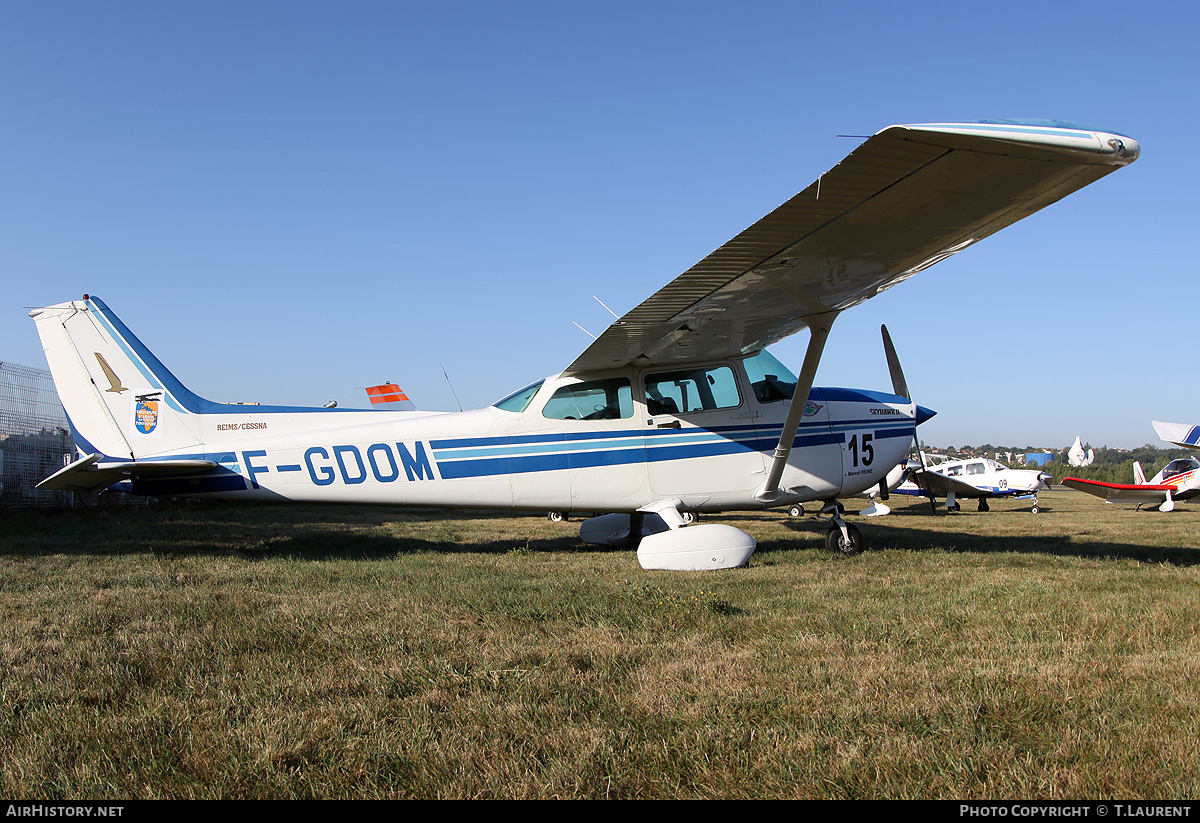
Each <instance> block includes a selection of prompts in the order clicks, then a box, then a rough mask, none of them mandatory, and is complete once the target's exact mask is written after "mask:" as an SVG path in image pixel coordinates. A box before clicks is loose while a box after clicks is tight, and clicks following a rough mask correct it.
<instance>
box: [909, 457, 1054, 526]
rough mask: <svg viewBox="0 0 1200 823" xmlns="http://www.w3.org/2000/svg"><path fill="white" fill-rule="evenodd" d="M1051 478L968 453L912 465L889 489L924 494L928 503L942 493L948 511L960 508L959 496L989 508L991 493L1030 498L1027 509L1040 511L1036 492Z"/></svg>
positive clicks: (917, 494) (1033, 470)
mask: <svg viewBox="0 0 1200 823" xmlns="http://www.w3.org/2000/svg"><path fill="white" fill-rule="evenodd" d="M1053 479H1054V477H1053V475H1051V474H1048V473H1046V472H1043V471H1038V470H1036V469H1010V468H1009V467H1008V466H1005V465H1004V464H1003V463H999V462H997V461H995V460H990V459H988V458H985V457H971V458H966V459H964V460H949V461H946V462H945V463H938V464H937V465H936V466H930V467H928V468H918V469H914V470H913V471H911V472H910V474H909V475H908V478H907V479H906V480H905V481H904V482H903V483H902V484H901V485H900V486H899V487H898V488H896V489H894V490H893V492H892V493H893V494H907V495H914V496H921V497H928V498H929V502H930V505H931V506H933V505H936V504H935V501H936V499H937V498H938V497H943V498H945V500H946V511H950V512H956V511H961V510H962V504H961V503H959V502H958V500H959V499H960V498H974V499H977V500H978V501H979V511H981V512H986V511H989V510H990V508H991V507H990V506H988V500H989V499H990V498H994V497H1010V498H1012V499H1013V500H1032V501H1033V506H1032V507H1031V508H1030V511H1031V512H1033V513H1034V514H1037V513H1038V512H1039V511H1041V507H1040V506H1039V505H1038V499H1037V493H1038V492H1039V491H1040V490H1041V488H1042V486H1044V485H1045V484H1046V483H1049V482H1051V481H1052V480H1053Z"/></svg>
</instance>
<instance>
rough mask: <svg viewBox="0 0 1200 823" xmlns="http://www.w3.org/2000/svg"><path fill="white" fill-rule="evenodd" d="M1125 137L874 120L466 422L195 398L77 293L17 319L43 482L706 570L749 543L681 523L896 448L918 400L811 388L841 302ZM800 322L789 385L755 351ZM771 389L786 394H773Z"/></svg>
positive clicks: (1087, 169) (851, 481)
mask: <svg viewBox="0 0 1200 823" xmlns="http://www.w3.org/2000/svg"><path fill="white" fill-rule="evenodd" d="M1137 154H1138V147H1137V143H1136V142H1135V141H1133V140H1131V139H1130V138H1128V137H1123V136H1119V135H1114V134H1108V133H1103V132H1094V131H1089V130H1086V129H1081V128H1079V127H1072V126H1069V125H1066V124H1061V123H1015V122H1007V121H1005V122H995V123H959V124H934V125H923V126H893V127H890V128H888V129H885V130H883V131H881V132H879V133H878V134H876V135H875V136H873V137H871V138H869V139H868V140H867V141H865V142H864V143H863V144H862V145H861V146H860V147H859V148H858V149H856V150H855V151H854V152H853V153H852V154H851V155H850V156H849V157H847V158H846V159H845V160H843V161H842V163H840V164H839V165H838V166H837V167H835V168H834V169H831V170H830V171H828V172H827V173H826V174H824V175H822V177H821V179H820V180H819V181H818V182H817V183H814V184H813V185H812V186H809V187H808V188H807V189H805V190H804V191H803V192H801V193H800V194H798V195H796V196H795V197H793V198H792V199H791V200H789V201H788V202H787V203H784V204H783V205H782V206H780V207H779V208H777V209H776V210H775V211H773V212H771V213H770V214H768V215H767V216H766V217H764V218H763V219H762V220H760V221H759V222H758V223H756V224H754V225H753V226H751V227H750V228H748V229H746V230H745V231H743V232H742V233H741V234H739V235H738V236H737V237H735V238H734V239H733V240H731V241H729V242H728V243H726V244H725V245H724V246H722V247H720V248H719V249H717V250H716V251H714V252H713V253H712V254H710V255H709V256H708V257H706V258H704V259H703V260H702V261H700V263H698V264H697V265H696V266H694V267H693V268H692V269H690V270H689V271H687V272H685V273H684V274H682V275H680V276H679V277H677V278H676V279H675V280H674V281H672V282H671V283H669V284H667V285H666V286H665V287H663V288H662V289H660V290H659V291H658V292H657V293H655V294H654V295H652V296H651V297H649V298H648V299H647V300H645V301H644V302H643V303H642V304H640V305H639V306H637V307H635V308H634V309H632V310H631V311H629V312H627V313H626V314H625V315H624V316H622V317H621V318H619V319H618V320H617V321H616V322H614V323H613V324H612V325H611V326H609V328H608V329H606V330H605V331H604V332H603V333H602V334H601V335H600V336H599V338H597V339H596V340H595V342H593V343H592V344H591V345H590V346H589V347H588V348H587V350H585V351H584V352H583V353H582V354H581V355H580V356H579V357H577V358H576V359H575V360H574V361H573V362H572V363H571V364H570V365H569V366H568V367H567V368H566V369H565V370H564V371H563V372H562V373H561V374H558V375H555V376H553V377H550V378H547V379H545V380H543V381H541V382H539V383H535V384H533V385H530V386H527V387H526V388H524V389H522V390H520V391H518V392H516V393H514V394H512V395H510V396H509V397H506V398H504V399H502V400H500V401H498V402H497V403H495V404H494V405H492V406H489V407H488V408H485V409H480V410H476V411H469V412H454V413H432V412H421V411H355V410H343V409H327V408H288V407H268V406H243V405H227V404H220V403H213V402H211V401H208V400H205V399H204V398H202V397H199V396H198V395H196V394H194V393H192V392H191V391H189V390H188V389H187V388H186V387H184V386H183V384H182V383H180V381H179V380H178V379H176V378H175V376H174V375H172V374H171V373H170V371H168V370H167V369H166V367H165V366H164V365H163V364H162V363H161V362H159V360H158V359H157V358H156V357H155V356H154V355H153V354H152V353H151V352H150V350H149V349H148V348H147V347H146V346H145V345H143V344H142V343H141V341H139V340H138V339H137V337H136V336H134V334H133V333H132V332H131V331H130V330H129V329H128V328H127V327H126V326H125V325H124V324H123V323H122V322H121V321H120V320H119V319H118V318H117V317H116V315H115V314H114V313H113V312H112V311H111V310H110V309H109V308H108V307H107V306H105V304H104V303H103V302H102V301H100V300H99V299H97V298H95V297H87V296H85V297H84V298H83V299H82V300H76V301H72V302H68V303H61V304H58V305H54V306H49V307H46V308H43V309H36V310H34V311H32V312H30V314H31V316H32V317H33V318H34V320H35V321H36V323H37V327H38V332H39V334H40V335H41V338H42V342H43V347H44V349H45V352H46V357H47V360H48V362H49V364H50V368H51V372H52V374H53V376H54V380H55V384H56V387H57V388H58V392H59V396H60V398H61V399H62V401H63V405H64V407H65V409H66V412H67V415H68V417H69V419H70V420H71V423H72V428H73V431H74V433H75V436H76V444H77V446H78V448H79V450H80V457H79V459H78V460H76V461H75V462H73V463H71V464H70V465H68V466H66V467H65V468H63V469H62V470H61V471H59V472H57V473H56V474H54V475H52V476H51V477H49V478H47V479H46V480H45V481H43V482H42V484H41V487H42V488H57V489H67V490H81V491H86V490H93V489H98V488H103V487H107V486H113V485H117V484H119V485H120V487H123V488H127V489H128V490H130V491H133V492H137V493H142V494H151V495H169V496H210V497H219V498H233V499H269V500H295V501H321V502H345V503H351V502H352V503H379V504H399V505H412V506H464V507H486V508H498V509H531V510H542V511H545V510H576V511H580V510H582V511H591V512H609V513H610V514H607V515H602V516H599V517H595V518H592V519H591V520H589V521H586V522H585V523H584V524H583V528H582V529H581V534H582V536H583V538H584V540H585V541H587V542H603V543H614V544H622V545H637V546H638V557H639V560H640V561H641V562H642V565H643V566H645V567H646V568H677V569H698V568H727V567H731V566H737V565H741V564H743V563H745V562H746V560H747V559H748V558H749V557H750V554H751V553H752V552H753V551H754V546H755V543H754V540H753V538H751V537H750V536H749V535H747V534H746V533H745V532H743V531H741V530H740V529H736V528H734V527H732V526H727V525H722V524H716V523H705V524H693V525H686V524H685V520H684V516H683V515H684V514H685V513H687V512H696V511H700V512H704V511H712V512H715V511H728V510H739V509H741V510H746V509H759V508H764V507H767V506H786V505H790V504H795V503H804V502H810V501H820V502H821V503H822V504H823V507H824V509H825V510H826V511H827V512H829V513H830V514H831V519H832V520H833V523H834V525H833V527H832V528H831V530H830V532H829V537H828V540H827V542H828V543H829V545H831V546H833V547H835V548H839V549H841V550H845V551H856V550H857V549H858V548H860V547H861V545H862V541H861V535H860V534H859V533H858V530H857V529H855V528H854V527H853V526H851V525H849V524H847V523H846V522H845V521H844V520H843V519H842V518H841V517H840V516H839V514H838V511H839V509H838V506H837V503H836V501H837V498H838V497H842V496H846V495H853V494H858V493H861V492H863V491H865V490H866V489H868V488H871V487H873V486H876V485H878V484H879V483H880V482H881V481H883V480H884V479H885V478H886V475H887V472H888V471H889V470H890V469H892V468H893V467H894V466H896V464H897V463H898V462H900V460H901V459H902V458H903V457H904V456H905V454H906V453H907V451H908V448H909V445H910V444H911V442H912V439H913V436H914V432H915V426H916V424H917V423H919V422H920V421H921V420H922V419H923V417H924V416H925V415H926V414H927V412H925V411H924V410H921V409H920V408H919V407H918V406H916V405H915V404H914V403H913V402H912V400H911V398H910V397H908V391H907V388H906V387H905V384H904V382H903V377H902V375H901V374H900V373H899V363H898V360H897V358H896V357H895V352H894V350H892V348H891V343H890V339H889V338H888V336H887V334H886V332H885V334H884V341H885V350H886V351H887V353H888V361H889V365H890V367H891V370H892V375H893V392H894V393H892V394H886V393H877V392H870V391H860V390H854V389H819V388H814V387H813V379H814V377H815V374H816V370H817V366H818V364H819V363H820V359H821V354H822V352H823V350H824V346H825V342H826V340H827V339H828V336H829V332H830V328H831V327H832V324H833V322H834V320H835V319H836V318H837V316H838V315H839V314H840V312H842V311H844V310H846V309H848V308H851V307H853V306H855V305H857V304H858V303H861V302H862V301H864V300H867V299H869V298H870V297H873V296H875V295H877V294H879V293H881V292H882V291H884V290H886V289H887V288H890V287H891V286H893V285H895V284H896V283H899V282H901V281H903V280H905V279H907V278H908V277H911V276H912V275H914V274H916V273H918V272H920V271H921V270H923V269H925V268H927V267H928V266H930V265H933V264H934V263H936V262H938V261H939V260H942V259H945V258H946V257H949V256H950V255H952V254H954V253H956V252H958V251H961V250H962V249H965V248H967V247H968V246H970V245H972V244H973V243H975V242H977V241H978V240H980V239H982V238H983V237H986V236H987V235H989V234H991V233H993V232H995V231H998V230H999V229H1000V228H1003V227H1004V226H1006V225H1009V224H1011V223H1013V222H1015V221H1017V220H1019V219H1021V218H1023V217H1025V216H1027V215H1028V214H1031V213H1032V212H1034V211H1036V210H1037V209H1039V208H1041V207H1043V206H1046V205H1048V204H1049V203H1052V202H1054V201H1056V200H1058V199H1060V198H1061V197H1063V196H1065V195H1066V194H1069V193H1070V192H1072V191H1075V190H1076V189H1078V188H1081V187H1082V186H1085V185H1087V184H1088V183H1090V182H1093V181H1094V180H1097V179H1099V178H1100V177H1103V176H1104V175H1106V174H1108V173H1109V172H1111V171H1113V170H1114V169H1116V168H1119V167H1121V166H1124V165H1126V164H1128V163H1130V162H1132V161H1133V160H1134V159H1135V158H1136V157H1137ZM805 328H807V329H808V330H809V332H810V339H809V343H808V349H807V352H806V354H805V358H804V362H803V364H802V366H801V368H800V371H799V374H798V375H795V374H792V373H791V372H790V371H788V370H787V369H786V368H784V367H783V365H782V364H780V363H779V362H778V361H777V360H775V359H774V358H773V357H771V355H770V354H769V353H767V351H766V349H767V346H769V345H770V344H772V343H774V342H776V341H778V340H780V339H782V338H783V337H786V336H788V335H790V334H793V333H795V332H797V331H799V330H801V329H805ZM793 396H794V397H795V398H796V399H795V401H793Z"/></svg>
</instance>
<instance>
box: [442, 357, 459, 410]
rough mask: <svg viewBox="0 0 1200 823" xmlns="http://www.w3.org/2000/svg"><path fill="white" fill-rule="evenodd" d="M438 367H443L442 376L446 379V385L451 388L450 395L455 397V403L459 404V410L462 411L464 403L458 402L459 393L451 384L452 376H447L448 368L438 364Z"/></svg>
mask: <svg viewBox="0 0 1200 823" xmlns="http://www.w3.org/2000/svg"><path fill="white" fill-rule="evenodd" d="M438 365H439V366H442V376H443V377H445V378H446V385H448V386H449V387H450V393H451V394H452V395H454V402H455V403H457V404H458V410H459V411H462V403H460V402H459V400H458V392H456V391H455V390H454V384H453V383H451V382H450V375H448V374H446V367H445V366H443V365H442V364H441V363H438Z"/></svg>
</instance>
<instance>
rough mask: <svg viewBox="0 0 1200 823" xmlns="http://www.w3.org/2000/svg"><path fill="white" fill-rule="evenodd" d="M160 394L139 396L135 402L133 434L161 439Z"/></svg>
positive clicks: (153, 393)
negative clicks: (159, 421)
mask: <svg viewBox="0 0 1200 823" xmlns="http://www.w3.org/2000/svg"><path fill="white" fill-rule="evenodd" d="M158 398H159V393H158V392H152V393H150V394H139V395H138V396H137V397H135V398H134V402H133V432H134V434H136V435H140V436H141V437H159V436H161V434H162V432H161V431H159V430H158V402H159V401H158Z"/></svg>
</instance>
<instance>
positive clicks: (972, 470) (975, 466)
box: [967, 463, 987, 474]
mask: <svg viewBox="0 0 1200 823" xmlns="http://www.w3.org/2000/svg"><path fill="white" fill-rule="evenodd" d="M986 473H987V469H986V468H985V467H984V465H983V464H982V463H968V464H967V474H986Z"/></svg>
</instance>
